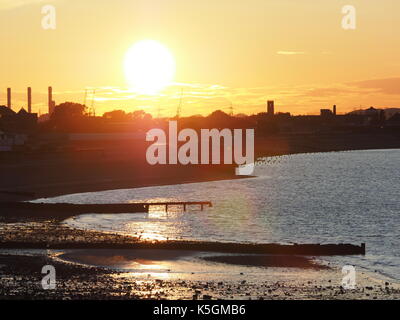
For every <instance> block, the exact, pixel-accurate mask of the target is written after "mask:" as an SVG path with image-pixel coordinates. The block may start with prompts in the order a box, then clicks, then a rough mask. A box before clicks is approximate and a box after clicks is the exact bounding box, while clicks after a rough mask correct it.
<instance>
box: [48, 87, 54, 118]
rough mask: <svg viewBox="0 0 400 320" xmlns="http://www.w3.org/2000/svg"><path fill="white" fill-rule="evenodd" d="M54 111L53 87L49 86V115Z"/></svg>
mask: <svg viewBox="0 0 400 320" xmlns="http://www.w3.org/2000/svg"><path fill="white" fill-rule="evenodd" d="M52 113H53V88H52V87H49V115H51V114H52Z"/></svg>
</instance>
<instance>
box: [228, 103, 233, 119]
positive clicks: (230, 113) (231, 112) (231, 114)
mask: <svg viewBox="0 0 400 320" xmlns="http://www.w3.org/2000/svg"><path fill="white" fill-rule="evenodd" d="M229 115H230V116H231V117H233V104H232V102H231V106H230V107H229Z"/></svg>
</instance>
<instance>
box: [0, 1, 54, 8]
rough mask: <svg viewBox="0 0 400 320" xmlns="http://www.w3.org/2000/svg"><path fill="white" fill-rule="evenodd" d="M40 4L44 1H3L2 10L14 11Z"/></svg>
mask: <svg viewBox="0 0 400 320" xmlns="http://www.w3.org/2000/svg"><path fill="white" fill-rule="evenodd" d="M40 2H44V0H1V1H0V10H8V9H14V8H18V7H22V6H25V5H29V4H35V3H40ZM48 2H49V1H48ZM50 2H51V1H50Z"/></svg>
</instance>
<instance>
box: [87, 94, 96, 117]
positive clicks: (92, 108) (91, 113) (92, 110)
mask: <svg viewBox="0 0 400 320" xmlns="http://www.w3.org/2000/svg"><path fill="white" fill-rule="evenodd" d="M95 96H96V89H94V90H93V95H92V105H91V107H90V111H89V113H90V115H91V116H93V117H95V116H96V109H95V108H94V98H95Z"/></svg>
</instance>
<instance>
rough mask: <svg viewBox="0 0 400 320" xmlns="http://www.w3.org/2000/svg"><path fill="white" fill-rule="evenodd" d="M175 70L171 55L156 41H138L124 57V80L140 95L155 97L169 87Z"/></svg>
mask: <svg viewBox="0 0 400 320" xmlns="http://www.w3.org/2000/svg"><path fill="white" fill-rule="evenodd" d="M175 68H176V67H175V59H174V57H173V55H172V54H171V52H170V51H169V49H168V48H167V47H165V46H164V45H162V44H161V43H159V42H158V41H154V40H142V41H139V42H137V43H136V44H134V45H133V46H132V47H131V48H130V49H129V50H128V52H127V53H126V55H125V61H124V71H125V77H126V80H127V81H128V83H129V85H130V86H131V88H132V89H133V90H134V91H135V92H137V93H140V94H145V95H155V94H157V93H159V92H160V91H161V90H162V89H164V88H165V87H167V86H168V85H170V84H171V82H172V80H173V78H174V75H175Z"/></svg>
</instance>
